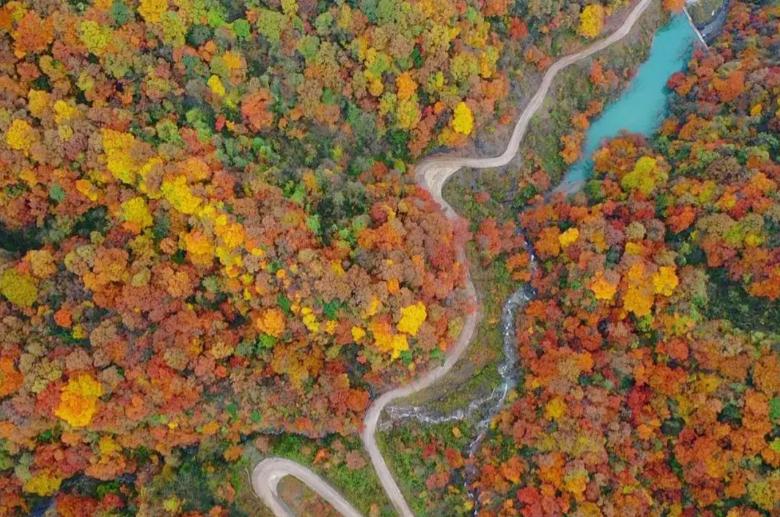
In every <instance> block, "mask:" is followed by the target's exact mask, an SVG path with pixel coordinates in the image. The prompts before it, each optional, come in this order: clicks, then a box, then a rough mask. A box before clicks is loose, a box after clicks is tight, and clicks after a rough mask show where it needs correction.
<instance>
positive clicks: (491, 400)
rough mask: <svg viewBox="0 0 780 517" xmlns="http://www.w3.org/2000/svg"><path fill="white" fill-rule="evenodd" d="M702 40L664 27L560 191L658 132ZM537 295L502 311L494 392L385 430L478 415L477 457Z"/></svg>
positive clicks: (594, 128) (408, 409) (511, 381)
mask: <svg viewBox="0 0 780 517" xmlns="http://www.w3.org/2000/svg"><path fill="white" fill-rule="evenodd" d="M696 39H697V36H696V33H695V32H694V31H693V28H692V27H691V26H690V24H689V22H688V19H687V18H686V17H685V16H684V15H679V16H675V17H673V18H672V19H671V20H670V21H669V22H668V23H667V24H666V25H664V26H663V27H661V28H660V29H658V31H657V32H656V34H655V37H654V39H653V44H652V46H651V49H650V55H649V56H648V58H647V60H646V61H645V62H644V63H642V65H641V66H640V67H639V70H638V72H637V75H636V77H635V78H634V79H633V80H632V82H631V84H630V85H629V87H628V88H627V89H626V90H625V91H624V92H623V93H622V95H621V96H620V98H618V99H617V100H616V101H614V102H613V103H611V104H610V105H609V106H608V107H607V108H606V109H605V110H604V112H603V113H602V114H601V116H600V117H599V118H598V119H597V120H595V121H594V122H593V123H592V124H591V126H590V127H589V129H588V133H587V135H586V139H585V145H584V146H583V153H582V156H583V158H582V159H580V160H579V161H578V162H576V163H575V164H574V165H572V166H571V168H570V169H569V170H568V171H567V172H566V175H565V176H564V178H563V180H562V181H561V183H560V184H559V185H558V187H556V189H555V191H562V192H570V193H571V192H576V191H577V190H579V189H580V188H581V187H582V185H583V184H584V183H585V181H586V179H587V177H588V176H589V175H590V173H591V171H592V168H593V161H592V159H591V157H592V155H593V153H594V152H595V151H596V150H597V149H598V148H599V146H600V145H601V143H602V142H603V141H604V140H606V139H609V138H613V137H615V136H618V135H619V134H620V133H621V132H624V131H628V132H631V133H641V134H643V135H647V136H649V135H651V134H653V133H654V132H655V130H656V129H657V128H658V126H659V125H660V123H661V122H662V120H663V118H664V116H665V114H666V110H667V104H668V93H669V91H668V89H667V88H666V83H667V81H668V80H669V78H670V77H671V76H672V75H673V74H674V73H676V72H679V71H682V70H684V69H685V67H686V65H687V63H688V59H689V57H690V54H691V51H692V49H693V44H694V41H696ZM528 251H529V252H530V253H531V257H532V263H531V267H532V268H534V269H535V268H536V267H537V266H536V256H535V255H534V254H533V251H532V250H531V249H530V248H529V249H528ZM534 294H535V293H534V290H533V288H532V287H531V286H530V285H529V284H523V285H521V286H520V287H519V288H518V289H517V291H515V292H514V293H513V294H512V295H511V296H510V297H509V299H508V300H507V302H506V303H505V304H504V307H503V310H502V315H501V328H502V336H503V353H504V356H503V359H502V361H501V363H500V364H499V365H498V373H499V375H500V377H501V383H500V384H499V385H498V386H497V387H496V388H495V389H493V391H492V392H491V393H490V394H489V395H487V396H484V397H481V398H479V399H475V400H473V401H472V402H471V403H469V405H468V406H466V407H464V408H460V409H457V410H455V411H453V412H451V413H447V414H440V413H437V412H434V411H431V410H429V409H427V408H426V407H424V406H391V407H388V408H387V410H386V414H387V417H386V419H385V420H383V422H382V424H381V425H380V429H387V428H388V427H389V426H391V425H392V424H393V423H394V422H396V421H401V420H409V419H413V420H416V421H418V422H420V423H422V424H427V425H434V424H443V423H447V422H455V421H462V420H465V419H469V420H471V419H477V420H476V422H477V423H476V425H475V428H476V436H475V438H474V439H473V440H472V441H471V443H469V445H468V446H467V447H466V450H465V452H466V454H467V457H469V458H473V456H474V455H475V454H476V452H477V451H478V450H479V447H480V445H481V444H482V441H483V440H484V438H485V436H486V435H487V431H488V429H489V426H490V422H491V421H492V420H493V418H494V417H495V416H496V414H498V412H499V411H500V410H501V408H502V407H503V406H504V402H505V401H506V397H507V394H508V393H509V391H510V390H512V389H513V388H514V387H515V386H516V385H517V382H518V378H519V374H520V369H519V365H518V364H517V341H516V337H515V319H516V315H517V311H518V310H521V309H522V308H523V307H525V305H526V304H527V303H528V302H529V301H530V300H531V299H532V298H533V297H534ZM471 468H472V470H468V469H467V471H466V487H468V486H469V485H470V484H471V483H470V481H471V480H473V477H474V475H475V474H476V472H474V471H473V467H471ZM469 495H470V497H471V498H472V500H473V501H474V502H475V505H474V512H475V514H476V511H477V507H478V505H477V502H478V498H477V496H478V494H477V493H476V492H474V491H471V490H469Z"/></svg>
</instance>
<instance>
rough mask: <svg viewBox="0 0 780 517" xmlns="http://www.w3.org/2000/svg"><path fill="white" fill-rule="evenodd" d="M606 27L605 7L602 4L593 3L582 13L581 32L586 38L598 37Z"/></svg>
mask: <svg viewBox="0 0 780 517" xmlns="http://www.w3.org/2000/svg"><path fill="white" fill-rule="evenodd" d="M603 28H604V7H602V6H601V5H600V4H591V5H589V6H587V7H585V9H583V10H582V12H581V13H580V29H579V32H580V34H581V35H582V36H585V37H586V38H591V39H593V38H596V37H598V35H599V34H601V30H602V29H603Z"/></svg>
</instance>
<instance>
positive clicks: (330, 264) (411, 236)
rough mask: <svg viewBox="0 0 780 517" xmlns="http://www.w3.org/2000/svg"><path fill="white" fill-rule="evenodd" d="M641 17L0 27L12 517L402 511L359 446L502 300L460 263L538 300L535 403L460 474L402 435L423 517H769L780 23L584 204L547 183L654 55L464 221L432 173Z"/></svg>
mask: <svg viewBox="0 0 780 517" xmlns="http://www.w3.org/2000/svg"><path fill="white" fill-rule="evenodd" d="M657 3H658V4H659V5H658V6H654V7H653V8H651V9H650V11H648V12H650V14H646V15H645V16H646V17H648V16H653V17H655V18H654V19H657V20H658V21H657V24H660V23H662V22H663V20H665V19H668V17H669V16H672V15H674V13H677V12H678V11H680V9H682V6H683V3H684V2H681V1H675V0H664V1H663V2H657ZM661 4H662V5H661ZM632 5H633V4H632V2H628V1H626V0H601V1H592V0H576V1H564V0H529V1H528V2H515V1H510V0H452V1H447V2H441V1H435V0H338V1H332V2H329V1H317V0H245V1H241V0H80V1H79V0H12V1H8V2H5V3H4V4H3V5H2V6H0V516H5V515H9V516H11V515H44V514H45V515H62V516H88V515H89V516H91V515H105V516H125V515H186V516H190V517H195V516H201V515H202V516H206V515H208V516H212V517H221V516H228V515H230V516H233V515H236V516H242V515H265V514H264V513H262V512H264V511H266V510H265V509H264V507H263V503H262V502H261V501H260V499H258V498H257V497H256V495H255V494H254V492H253V491H252V486H251V484H250V482H249V481H248V480H247V477H248V473H249V471H251V469H252V468H253V467H254V465H255V464H256V463H257V462H258V461H259V460H261V459H262V458H264V457H270V456H281V457H287V458H291V459H294V460H295V461H297V462H299V463H303V464H306V465H308V466H309V467H311V468H312V469H314V470H315V471H316V472H318V473H319V474H320V475H322V477H323V478H325V480H326V481H330V482H332V483H334V485H335V486H336V487H337V488H338V489H339V491H340V492H341V493H343V495H344V496H345V497H346V499H348V500H350V501H352V502H353V504H355V505H356V507H357V508H358V509H359V510H360V511H362V512H364V513H365V514H366V515H371V516H380V515H394V509H393V504H391V502H388V500H387V499H386V496H385V494H384V493H383V490H382V488H381V486H380V484H379V481H377V477H376V476H377V474H375V472H374V468H373V466H372V463H371V461H370V459H369V456H368V455H367V454H366V452H365V451H364V450H363V446H362V443H361V441H360V433H361V431H362V430H363V429H364V418H365V416H366V413H367V410H368V409H369V407H370V405H371V404H372V402H373V401H375V400H376V399H377V398H378V397H379V396H380V395H381V394H382V393H385V392H387V391H388V390H390V389H392V388H394V387H397V386H402V385H405V384H407V383H410V382H412V381H413V380H414V379H415V378H417V377H419V376H420V374H421V373H423V372H426V371H428V370H431V369H432V368H435V367H437V366H440V365H442V364H443V363H444V361H445V358H446V357H447V354H448V352H450V351H451V350H452V348H453V347H454V346H455V343H456V342H457V340H458V338H459V336H460V335H461V332H462V330H463V328H464V326H466V322H467V317H468V315H471V314H474V315H476V314H479V313H480V304H482V305H483V306H485V305H486V304H488V303H491V301H490V300H491V296H498V295H497V294H496V293H492V291H491V290H490V289H487V290H482V289H478V291H480V292H478V296H477V299H476V300H475V299H472V297H471V296H469V290H468V288H467V287H468V281H467V275H468V272H469V268H472V269H483V270H485V271H494V270H495V271H501V272H502V274H501V275H500V281H502V282H505V284H506V287H507V288H508V287H510V286H511V287H512V288H515V287H516V286H519V285H521V284H526V285H528V286H529V288H530V289H532V290H533V293H534V296H533V299H531V300H529V301H528V303H526V304H525V305H524V306H522V307H521V308H520V309H519V310H518V311H517V312H516V313H515V315H514V317H515V319H514V331H515V334H514V345H515V347H516V353H517V369H518V372H519V381H518V383H517V385H516V386H515V387H513V389H512V390H511V391H510V392H509V394H508V395H507V398H506V402H505V404H503V406H502V407H501V409H500V411H499V412H498V413H497V414H496V415H495V417H494V418H493V419H492V421H491V423H490V426H489V429H488V430H487V432H486V433H485V436H484V439H483V440H482V441H481V445H480V447H479V448H478V449H476V451H471V452H469V451H466V450H465V449H464V447H463V444H464V443H465V442H463V440H465V438H464V439H463V440H461V437H460V436H459V434H460V433H461V431H460V430H458V431H457V433H455V434H454V435H453V430H452V427H451V426H446V427H445V428H437V427H433V428H425V426H419V425H416V426H413V427H414V429H413V430H412V431H411V434H408V435H404V436H405V437H404V438H403V439H401V438H398V436H395V437H394V436H393V435H392V431H388V433H390V434H388V438H386V439H384V441H383V442H382V443H384V444H385V445H384V446H383V447H384V448H383V453H384V454H385V456H389V457H393V456H394V455H395V456H396V461H398V462H402V463H404V464H405V465H406V466H407V467H408V468H406V470H404V474H403V475H402V474H400V473H399V472H395V476H396V478H398V477H405V478H406V479H407V481H408V482H409V484H404V483H401V486H402V487H403V488H404V491H405V496H406V498H407V499H408V500H409V501H410V502H412V508H413V509H414V510H415V513H418V514H420V515H471V514H476V515H479V516H480V517H493V516H496V517H498V516H514V515H522V516H525V517H536V516H557V515H574V516H581V517H586V516H587V517H590V516H601V515H603V516H634V515H636V516H640V515H658V516H661V515H664V516H683V515H684V516H691V517H692V516H694V515H703V516H713V517H714V516H724V517H725V516H728V517H741V516H745V517H759V516H770V515H777V512H780V194H779V193H778V184H779V183H780V6H778V5H777V4H776V3H773V2H767V1H763V2H762V1H748V0H735V1H732V2H730V5H729V7H728V13H727V19H726V23H725V26H724V27H723V28H722V30H721V32H720V34H719V35H718V36H717V37H716V38H715V39H714V40H713V41H712V42H711V44H710V46H709V48H704V47H703V46H701V45H698V46H697V47H696V48H695V49H694V50H693V51H692V54H691V57H690V61H689V62H688V65H687V69H686V70H685V71H683V72H680V73H677V74H675V75H674V76H672V77H671V78H670V80H669V81H668V83H667V87H668V90H669V92H668V95H669V110H668V113H667V114H666V117H665V119H664V120H663V122H662V123H661V125H660V127H659V129H658V130H657V132H656V133H655V134H653V135H650V136H643V135H637V134H629V133H624V134H622V135H620V136H618V137H616V138H614V139H611V140H609V141H606V142H604V143H603V144H602V145H601V147H600V148H599V150H598V151H596V153H595V154H594V156H593V171H592V174H591V176H590V178H589V179H588V181H587V182H586V183H585V184H584V185H583V187H582V189H580V190H579V191H577V192H573V193H570V194H568V195H567V194H564V193H556V194H552V193H551V192H550V188H551V186H552V185H554V184H556V183H557V182H558V180H559V179H560V176H561V172H562V171H563V170H565V168H566V167H567V166H569V165H570V164H572V163H574V162H576V161H577V160H578V159H579V158H580V157H581V156H580V149H581V147H582V143H583V139H584V134H585V132H586V131H587V128H588V126H589V124H590V122H591V121H592V120H593V119H594V118H595V117H598V115H599V113H600V112H601V111H602V110H603V107H604V105H605V103H608V102H609V100H610V99H611V98H613V97H614V96H615V95H617V93H618V92H619V90H620V89H621V88H623V87H625V85H626V84H627V83H628V82H629V80H630V78H631V73H632V70H633V69H634V68H635V66H636V65H637V64H638V62H639V60H640V56H639V55H636V56H634V55H633V54H627V56H628V57H626V58H625V59H626V65H628V64H632V66H618V65H614V64H613V65H610V63H609V61H608V60H607V59H605V58H602V57H599V56H596V57H594V58H592V59H590V60H589V61H588V62H587V63H586V66H585V68H584V71H585V73H584V74H581V77H580V78H579V80H580V81H581V84H582V89H581V91H580V92H579V93H578V95H579V96H580V97H579V98H578V99H577V100H576V101H574V100H572V101H570V102H569V103H567V102H566V101H560V102H558V103H556V104H555V107H554V108H550V109H553V110H556V111H555V112H554V114H555V117H557V118H556V120H558V122H556V124H554V125H552V126H551V127H553V129H550V130H549V132H548V133H549V134H548V135H545V136H546V137H547V138H548V140H549V141H550V142H551V145H550V146H547V147H545V149H544V151H542V150H539V151H537V155H535V157H534V159H532V160H528V161H527V162H526V163H523V164H522V165H519V164H516V163H515V164H510V165H509V166H507V167H506V168H505V169H504V176H502V177H503V179H502V180H501V181H502V182H503V186H502V189H501V193H500V195H499V193H498V192H491V191H490V189H489V188H487V187H485V188H480V189H477V190H475V191H473V192H472V191H465V190H464V191H462V192H460V193H459V196H461V200H463V199H468V200H470V201H469V203H471V205H470V206H471V207H472V208H474V207H477V208H479V207H482V208H479V210H477V209H473V210H470V211H469V213H464V214H463V215H464V217H462V218H461V217H450V216H448V214H447V213H446V212H445V211H443V210H442V207H441V206H440V205H439V203H437V202H436V200H435V198H434V197H433V196H432V195H431V193H430V192H429V191H428V190H427V189H426V188H424V186H423V185H422V184H421V183H419V182H418V179H419V178H417V176H416V168H415V165H416V164H417V163H418V162H419V161H420V160H421V159H423V158H425V157H429V156H432V155H442V154H451V155H454V156H471V155H479V154H480V153H482V154H484V153H485V152H486V149H487V150H491V151H492V150H493V149H494V148H495V149H498V147H499V146H500V145H503V142H504V141H505V140H506V139H507V138H508V136H509V134H510V133H511V130H512V125H513V123H514V119H515V117H516V116H517V114H518V112H519V108H520V107H522V105H523V103H524V102H525V97H524V96H525V94H526V92H527V91H532V90H531V86H533V87H534V88H535V87H536V85H537V84H538V82H539V80H540V77H541V74H543V73H544V71H545V70H547V69H548V68H549V67H550V66H551V65H552V64H553V63H554V61H555V60H557V59H558V58H559V57H561V56H564V55H568V54H571V53H572V52H575V51H577V50H580V49H582V48H584V47H585V46H586V45H588V44H590V43H591V42H592V41H595V40H597V39H598V38H600V37H603V36H604V35H606V34H607V33H609V32H610V31H611V30H614V29H615V28H616V27H617V26H618V25H619V24H620V23H622V20H623V19H624V18H625V16H626V15H627V13H628V12H629V10H630V9H631V7H632ZM653 9H654V10H653ZM648 23H649V22H648ZM626 52H628V51H626ZM631 60H634V62H632V63H629V62H630V61H631ZM560 121H562V122H560ZM551 124H552V123H551ZM532 131H533V129H532ZM538 133H539V134H541V133H543V131H539V132H538ZM532 136H533V135H532ZM537 138H541V137H538V136H537ZM534 141H540V140H534ZM548 147H549V148H548ZM459 188H460V187H459ZM507 192H511V193H512V194H511V195H507V194H506V193H507ZM518 200H520V201H518ZM462 205H463V203H458V207H457V208H462ZM489 207H493V208H489ZM462 249H466V250H467V253H465V254H464V253H461V251H460V250H462ZM496 278H497V279H498V278H499V277H496ZM496 281H498V280H496ZM478 287H479V286H478ZM505 301H506V300H505V299H500V300H495V302H496V303H499V304H502V303H504V302H505ZM481 313H484V310H483V311H482V312H481ZM482 324H484V325H488V323H487V322H486V321H485V322H483V323H482ZM493 326H495V324H493ZM469 346H470V347H472V348H477V347H480V346H486V345H485V343H484V342H483V340H477V339H474V340H472V343H471V344H470V345H469ZM462 427H463V428H464V429H468V425H467V424H464V425H463V426H462ZM401 441H403V443H405V444H407V446H408V448H409V449H408V450H407V451H402V450H400V449H399V450H396V451H393V450H390V449H389V448H388V447H389V446H388V444H394V443H401ZM404 454H407V455H408V456H409V457H406V456H404ZM389 463H390V464H391V465H396V463H394V462H393V461H390V460H389ZM409 486H414V487H417V488H415V489H414V490H412V489H410V488H408V487H409ZM311 504H312V505H314V506H310V507H309V510H305V509H304V510H302V512H303V513H302V514H306V512H307V511H309V512H314V510H312V508H315V507H317V504H319V505H322V501H320V502H319V503H316V502H315V503H311ZM322 511H324V510H322ZM317 512H318V513H319V512H320V510H318V511H317Z"/></svg>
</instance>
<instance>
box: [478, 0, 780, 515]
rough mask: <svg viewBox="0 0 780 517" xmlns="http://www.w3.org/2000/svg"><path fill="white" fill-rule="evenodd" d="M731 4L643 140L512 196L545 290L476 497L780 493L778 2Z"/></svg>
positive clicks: (528, 507)
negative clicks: (587, 172)
mask: <svg viewBox="0 0 780 517" xmlns="http://www.w3.org/2000/svg"><path fill="white" fill-rule="evenodd" d="M732 4H733V5H732V7H731V10H730V13H729V18H728V23H727V26H726V28H725V32H724V34H722V35H721V36H720V37H719V39H718V41H717V43H716V44H715V46H714V47H713V48H712V49H711V50H710V51H702V50H698V51H696V52H695V54H694V56H693V58H692V60H691V62H690V68H689V71H688V72H686V73H680V74H677V75H676V76H674V77H673V78H672V80H671V81H670V87H671V88H672V89H673V90H674V91H675V92H676V94H675V96H674V99H673V101H672V112H671V114H670V116H669V118H668V119H667V120H666V121H665V122H664V124H663V126H662V128H661V129H660V131H659V133H658V134H657V135H656V137H655V138H654V139H653V140H652V141H650V142H648V141H645V140H644V139H643V138H641V137H638V136H633V135H626V136H622V137H619V138H616V139H614V140H612V141H610V142H608V143H606V144H605V145H604V146H603V147H602V149H601V150H599V151H598V152H597V153H596V155H595V170H594V175H593V179H592V180H591V181H590V182H589V183H588V184H587V185H586V187H585V189H584V192H583V193H580V194H577V195H575V196H573V197H570V198H569V199H564V198H563V197H562V196H556V197H553V198H550V199H549V200H541V199H539V200H538V202H536V203H534V204H533V205H532V206H530V207H529V208H528V209H527V210H526V211H524V212H523V213H522V214H521V217H520V219H521V223H522V226H523V227H524V228H525V229H526V231H527V232H528V237H529V240H530V241H531V242H532V244H533V245H534V248H535V250H536V252H537V254H538V257H539V259H540V268H539V271H538V274H536V275H535V276H534V278H533V279H532V284H533V286H534V287H535V288H536V289H537V290H538V297H537V298H536V299H535V300H533V301H532V302H530V303H529V304H528V305H527V306H526V307H525V309H524V311H522V314H520V315H519V316H518V319H517V346H518V353H519V356H520V361H521V366H522V368H523V371H524V377H523V381H522V384H521V386H520V387H519V388H518V392H517V394H516V395H515V396H514V400H513V401H512V402H511V403H510V404H509V405H508V406H507V407H506V408H505V409H504V410H503V411H502V412H501V413H500V414H499V416H498V417H497V418H496V419H495V421H494V430H493V431H492V433H491V436H490V438H489V439H488V440H487V441H486V442H485V444H484V445H483V447H482V449H481V450H480V452H479V454H478V455H477V456H476V457H475V458H474V464H475V466H476V468H477V469H478V473H477V475H476V477H475V479H474V481H473V483H472V486H471V488H472V489H474V490H475V491H476V493H477V494H478V498H477V504H478V510H479V515H485V516H489V515H517V514H521V515H527V516H537V515H561V514H567V515H581V516H585V515H588V516H590V515H728V516H738V515H755V516H758V515H776V514H777V512H778V511H780V474H779V473H780V349H778V342H779V339H780V328H778V325H777V322H778V320H777V314H778V303H779V302H778V300H779V299H780V290H779V289H780V276H778V275H780V240H778V236H779V235H780V233H779V230H780V227H779V226H778V224H780V197H778V182H780V139H778V133H779V132H780V9H778V7H776V6H775V7H772V6H768V5H764V6H761V5H759V4H756V3H749V2H732Z"/></svg>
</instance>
